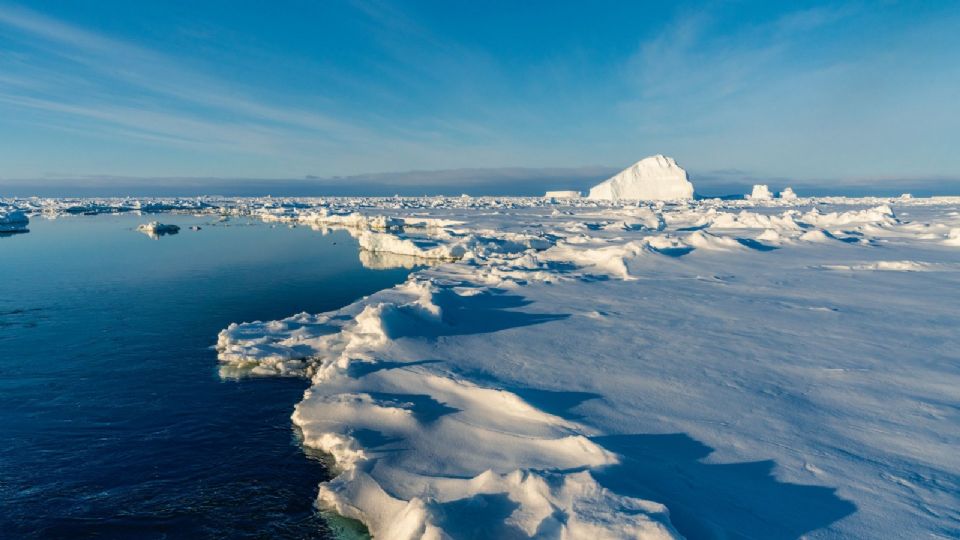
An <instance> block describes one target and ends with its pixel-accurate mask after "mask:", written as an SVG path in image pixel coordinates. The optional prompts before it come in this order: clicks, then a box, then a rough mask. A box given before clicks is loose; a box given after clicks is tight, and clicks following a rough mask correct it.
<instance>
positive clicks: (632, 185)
mask: <svg viewBox="0 0 960 540" xmlns="http://www.w3.org/2000/svg"><path fill="white" fill-rule="evenodd" d="M589 198H590V199H595V200H606V201H618V200H621V199H631V200H680V199H692V198H693V184H691V183H690V180H689V179H688V178H687V171H685V170H683V169H682V168H681V167H680V166H679V165H677V162H676V161H674V160H673V158H670V157H666V156H663V155H660V154H657V155H655V156H650V157H647V158H644V159H641V160H640V161H638V162H636V163H634V164H633V165H631V166H630V167H628V168H626V169H624V170H623V171H621V172H619V173H618V174H617V175H615V176H613V177H611V178H609V179H607V180H604V181H603V182H601V183H599V184H597V185H596V186H593V187H592V188H590V195H589Z"/></svg>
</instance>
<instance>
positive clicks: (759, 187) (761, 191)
mask: <svg viewBox="0 0 960 540" xmlns="http://www.w3.org/2000/svg"><path fill="white" fill-rule="evenodd" d="M772 198H773V194H772V193H770V188H768V187H767V185H766V184H756V185H754V186H753V191H751V192H750V194H749V195H747V199H749V200H751V201H766V200H768V199H772Z"/></svg>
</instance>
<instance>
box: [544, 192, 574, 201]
mask: <svg viewBox="0 0 960 540" xmlns="http://www.w3.org/2000/svg"><path fill="white" fill-rule="evenodd" d="M544 197H545V198H547V199H576V198H579V197H580V192H579V191H548V192H547V193H546V194H545V195H544Z"/></svg>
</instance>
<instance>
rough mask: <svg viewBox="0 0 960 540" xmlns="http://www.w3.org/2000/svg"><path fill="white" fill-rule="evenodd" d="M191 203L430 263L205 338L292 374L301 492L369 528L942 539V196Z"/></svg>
mask: <svg viewBox="0 0 960 540" xmlns="http://www.w3.org/2000/svg"><path fill="white" fill-rule="evenodd" d="M5 202H6V201H5ZM202 202H203V204H205V205H207V206H206V207H204V208H203V209H202V210H197V209H196V208H192V205H193V204H194V203H195V201H185V202H184V207H183V210H182V211H190V212H198V211H200V212H204V213H209V214H214V215H253V216H259V217H260V218H261V219H264V220H265V221H266V220H271V221H284V222H289V223H291V224H294V223H304V224H311V226H316V227H317V228H318V229H321V230H325V229H326V228H328V227H329V228H342V229H344V230H346V231H348V232H350V233H351V234H353V235H355V236H356V237H357V238H358V241H359V242H360V244H361V246H363V247H364V249H363V250H362V251H361V253H360V257H361V261H364V264H371V265H375V266H377V267H387V266H406V267H413V266H414V265H417V266H418V267H419V266H420V263H422V262H424V261H425V260H426V259H424V258H423V257H432V263H433V265H432V266H428V267H423V268H420V269H418V270H416V271H415V272H414V273H413V274H412V275H411V276H410V278H409V279H408V280H407V282H405V283H404V284H402V285H399V286H397V287H394V288H391V289H387V290H384V291H380V292H378V293H376V294H373V295H371V296H369V297H367V298H363V299H361V300H358V301H357V302H355V303H353V304H351V305H349V306H346V307H344V308H342V309H338V310H335V311H332V312H328V313H322V314H306V313H301V314H298V315H294V316H292V317H289V318H287V319H284V320H280V321H267V322H251V323H239V324H232V325H230V326H229V327H228V328H226V329H224V330H223V331H222V332H220V334H219V336H218V339H217V350H218V355H219V359H220V361H221V366H222V368H221V369H222V374H223V375H224V376H226V377H237V376H244V375H259V376H269V375H273V376H277V375H280V376H300V377H307V378H309V379H310V381H311V384H310V388H309V390H307V392H306V393H305V395H304V398H303V400H302V401H301V402H300V403H299V404H298V405H297V406H296V408H295V411H294V413H293V416H292V419H293V422H294V423H295V424H296V425H297V426H298V427H299V429H300V430H301V431H302V433H303V441H304V444H305V445H307V446H308V447H311V448H314V449H317V450H319V451H322V452H325V453H327V454H328V455H330V456H331V459H332V461H333V462H334V463H335V470H334V472H335V473H336V476H335V477H334V478H333V479H332V480H331V481H330V482H325V483H323V484H321V485H320V486H319V488H318V494H317V503H318V505H319V506H320V508H322V509H324V510H326V511H329V512H335V513H338V514H341V515H343V516H347V517H350V518H353V519H357V520H360V521H361V522H363V523H364V524H366V526H367V527H368V528H369V529H370V531H371V532H372V533H373V535H374V536H375V537H376V538H386V539H405V540H406V539H431V538H570V539H579V538H586V539H590V540H594V539H604V538H675V537H678V536H680V535H685V536H687V537H690V538H800V537H804V538H850V539H853V538H887V537H900V538H937V537H946V538H950V537H956V536H958V534H960V514H958V513H957V508H960V480H958V479H960V454H958V452H957V451H956V448H958V447H960V416H958V415H957V410H958V407H960V394H958V390H957V389H958V388H960V353H958V352H957V351H960V332H958V331H957V328H958V327H960V311H958V309H957V306H958V305H960V250H958V249H957V245H958V244H960V198H956V197H954V198H946V197H940V198H920V197H914V198H911V199H901V198H877V197H866V198H860V199H846V198H839V197H819V198H818V197H811V198H806V197H805V198H801V199H789V198H783V197H781V198H778V199H770V200H749V201H744V200H730V201H723V200H714V199H705V200H697V201H685V202H681V203H678V204H664V203H657V202H651V203H637V204H632V203H631V204H628V205H623V204H622V203H621V204H609V203H607V202H605V201H602V200H593V199H582V198H581V199H570V200H568V201H565V202H564V204H563V205H562V206H560V205H556V204H551V203H550V202H549V201H548V200H545V199H544V198H542V197H530V198H498V197H471V198H461V197H449V198H402V197H396V198H384V199H376V198H363V197H358V198H341V199H336V198H324V199H278V198H274V199H266V198H264V199H204V200H203V201H202ZM142 203H143V204H144V205H149V204H152V201H150V200H145V201H142ZM12 204H13V205H14V206H15V207H17V208H19V209H21V210H23V211H25V212H28V213H30V212H35V213H43V214H50V215H59V214H62V213H73V212H67V211H66V210H65V209H66V208H100V209H107V208H119V207H121V205H122V206H123V207H125V208H126V207H130V206H133V205H132V204H131V202H130V201H114V200H98V201H72V202H70V203H69V205H68V203H66V202H63V201H53V200H40V199H38V200H15V201H12ZM104 211H106V210H104ZM332 216H336V217H332Z"/></svg>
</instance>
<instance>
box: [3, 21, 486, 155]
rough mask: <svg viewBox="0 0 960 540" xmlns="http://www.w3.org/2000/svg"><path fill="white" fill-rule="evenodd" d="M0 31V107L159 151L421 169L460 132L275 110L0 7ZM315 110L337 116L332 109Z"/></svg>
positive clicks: (137, 53) (227, 86)
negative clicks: (394, 158)
mask: <svg viewBox="0 0 960 540" xmlns="http://www.w3.org/2000/svg"><path fill="white" fill-rule="evenodd" d="M388 19H390V18H388ZM391 20H393V19H391ZM0 27H6V28H7V30H8V32H7V36H8V37H9V38H12V39H14V40H16V41H17V42H19V43H20V44H21V45H22V46H23V48H24V50H25V51H26V52H25V53H21V54H19V55H17V56H14V55H12V54H8V55H6V56H0V69H2V70H3V72H4V75H3V76H2V77H0V82H2V83H3V84H2V86H0V103H4V104H6V105H8V106H11V107H19V108H24V109H32V110H35V111H38V112H40V113H44V115H41V116H38V117H37V122H44V123H50V122H54V121H55V119H53V118H51V116H52V115H62V116H63V117H65V118H67V119H66V120H65V121H66V122H69V118H68V117H75V118H83V119H86V120H92V121H95V122H97V123H99V124H100V131H101V132H103V133H115V134H117V135H118V136H123V137H126V136H129V135H131V134H133V135H134V136H136V137H139V138H142V139H147V140H151V141H154V142H160V143H164V144H171V145H190V146H193V147H195V148H196V147H197V146H201V147H202V146H206V147H209V148H211V149H216V150H227V151H233V152H255V153H258V154H263V155H271V156H274V157H276V158H291V157H299V158H310V157H312V156H318V155H319V156H324V157H326V158H328V160H329V162H330V163H331V166H332V168H334V169H335V168H336V162H337V161H338V158H339V157H341V156H343V155H352V156H357V155H365V154H366V155H375V154H377V153H378V152H384V151H386V152H387V153H389V154H393V155H396V154H399V153H406V155H407V156H408V159H409V160H410V161H412V162H416V161H417V160H418V158H420V159H422V160H423V161H429V160H430V158H431V157H432V156H435V155H437V154H440V153H442V152H443V151H444V146H445V145H446V144H445V142H444V139H443V137H444V136H445V135H447V133H444V132H443V130H444V129H461V128H463V127H464V126H462V125H458V124H457V123H450V122H437V123H435V124H434V125H432V126H430V127H429V128H427V129H420V130H415V129H413V128H412V127H410V126H402V125H392V124H391V123H389V122H383V121H381V122H376V121H377V118H375V117H373V118H367V119H353V118H350V117H349V116H347V117H344V116H343V115H342V114H339V115H331V114H327V113H324V112H320V111H319V110H318V109H319V107H310V108H302V107H291V106H285V105H278V104H276V103H275V102H273V101H265V100H263V99H257V98H254V97H251V95H249V94H247V93H244V92H243V91H242V90H240V88H241V85H239V84H237V83H236V82H233V81H231V82H227V81H223V80H219V79H217V78H216V77H213V76H210V75H208V74H205V73H203V72H201V71H199V70H198V69H197V68H196V67H191V66H187V65H184V63H183V62H182V61H181V60H178V59H176V58H171V57H169V56H167V55H164V54H161V53H158V52H156V51H152V50H149V49H147V48H144V47H141V46H139V45H136V44H132V43H129V42H126V41H123V40H119V39H115V38H112V37H109V36H105V35H101V34H97V33H93V32H90V31H87V30H85V29H82V28H78V27H75V26H72V25H69V24H66V23H64V22H61V21H57V20H54V19H51V18H49V17H46V16H44V15H41V14H39V13H36V12H33V11H29V10H26V9H22V8H18V7H12V6H3V5H0ZM18 73H20V74H22V75H17V74H18ZM117 88H129V89H132V91H124V92H118V91H117ZM313 97H314V99H313V100H312V101H314V102H316V101H320V100H317V99H315V96H313ZM324 105H326V106H327V107H328V108H330V109H333V110H336V109H337V107H336V103H332V102H329V101H327V102H325V103H324ZM371 123H372V124H373V125H371ZM468 129H471V130H473V133H474V134H476V133H477V132H482V131H481V130H479V128H476V127H469V126H468ZM372 166H373V167H376V166H377V165H372Z"/></svg>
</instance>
